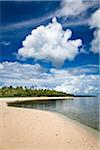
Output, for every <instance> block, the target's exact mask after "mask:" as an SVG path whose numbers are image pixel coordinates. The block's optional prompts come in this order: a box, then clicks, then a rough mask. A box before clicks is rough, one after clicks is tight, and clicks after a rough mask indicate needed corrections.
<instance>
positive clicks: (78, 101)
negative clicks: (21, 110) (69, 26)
mask: <svg viewBox="0 0 100 150" xmlns="http://www.w3.org/2000/svg"><path fill="white" fill-rule="evenodd" d="M99 102H100V100H99V98H98V97H80V98H74V99H73V100H49V101H44V100H42V101H30V102H29V101H26V102H20V103H14V104H13V106H17V107H25V108H33V109H39V110H47V111H54V112H58V113H61V114H63V115H65V116H67V117H69V118H71V119H73V120H76V121H78V122H80V123H82V124H85V125H87V126H89V127H91V128H94V129H96V130H99Z"/></svg>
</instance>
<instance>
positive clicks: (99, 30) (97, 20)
mask: <svg viewBox="0 0 100 150" xmlns="http://www.w3.org/2000/svg"><path fill="white" fill-rule="evenodd" d="M89 24H90V26H91V28H96V30H95V31H94V39H93V40H92V42H91V51H92V52H94V53H100V9H98V10H96V11H95V12H94V14H93V15H92V17H91V20H90V23H89Z"/></svg>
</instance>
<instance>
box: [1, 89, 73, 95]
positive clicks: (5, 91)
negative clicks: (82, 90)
mask: <svg viewBox="0 0 100 150" xmlns="http://www.w3.org/2000/svg"><path fill="white" fill-rule="evenodd" d="M40 96H49V97H56V96H58V97H60V96H73V95H71V94H67V93H64V92H58V91H55V90H49V89H34V87H32V88H30V89H29V88H27V87H25V88H23V87H16V88H14V87H12V86H10V87H2V88H1V89H0V97H40Z"/></svg>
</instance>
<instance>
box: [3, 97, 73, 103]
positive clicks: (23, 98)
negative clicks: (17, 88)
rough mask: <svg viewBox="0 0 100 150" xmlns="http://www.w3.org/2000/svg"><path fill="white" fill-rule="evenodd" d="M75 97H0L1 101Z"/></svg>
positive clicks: (68, 98)
mask: <svg viewBox="0 0 100 150" xmlns="http://www.w3.org/2000/svg"><path fill="white" fill-rule="evenodd" d="M72 99H74V97H71V96H67V97H42V96H41V97H5V98H0V100H1V101H6V102H13V101H14V102H15V101H30V100H72Z"/></svg>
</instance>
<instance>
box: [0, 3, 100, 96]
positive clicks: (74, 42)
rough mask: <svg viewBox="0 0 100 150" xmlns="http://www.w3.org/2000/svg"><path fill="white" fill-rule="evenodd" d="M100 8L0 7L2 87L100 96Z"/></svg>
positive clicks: (94, 5) (92, 5)
mask: <svg viewBox="0 0 100 150" xmlns="http://www.w3.org/2000/svg"><path fill="white" fill-rule="evenodd" d="M98 3H99V2H98V1H95V0H91V1H86V0H70V1H69V0H62V1H22V0H21V1H19V0H16V1H0V7H1V15H0V28H1V31H0V76H1V80H0V86H1V87H2V86H9V85H13V86H18V85H19V86H21V85H22V86H29V87H30V86H33V85H34V86H37V87H38V88H51V89H52V88H53V89H56V90H60V91H64V92H69V93H74V94H98V79H99V51H100V49H99V40H100V39H99V37H100V23H99V22H98V20H99V19H100V10H99V4H98ZM80 82H81V84H80ZM86 87H87V88H86Z"/></svg>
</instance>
